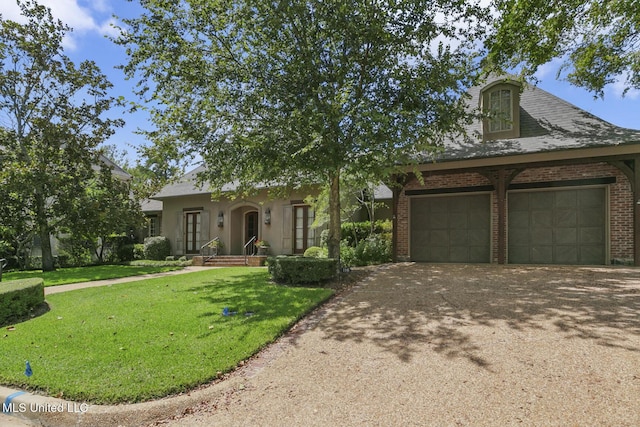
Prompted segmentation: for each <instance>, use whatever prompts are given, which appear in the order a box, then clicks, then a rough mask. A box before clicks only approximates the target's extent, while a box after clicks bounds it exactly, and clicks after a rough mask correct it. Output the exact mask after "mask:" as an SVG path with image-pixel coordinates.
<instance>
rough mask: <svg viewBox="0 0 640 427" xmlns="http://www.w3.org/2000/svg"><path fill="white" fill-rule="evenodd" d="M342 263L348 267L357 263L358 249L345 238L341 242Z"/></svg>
mask: <svg viewBox="0 0 640 427" xmlns="http://www.w3.org/2000/svg"><path fill="white" fill-rule="evenodd" d="M340 263H341V264H342V267H347V268H350V267H353V266H354V265H356V249H355V248H354V247H351V246H349V245H348V244H347V242H346V241H344V240H343V241H341V242H340Z"/></svg>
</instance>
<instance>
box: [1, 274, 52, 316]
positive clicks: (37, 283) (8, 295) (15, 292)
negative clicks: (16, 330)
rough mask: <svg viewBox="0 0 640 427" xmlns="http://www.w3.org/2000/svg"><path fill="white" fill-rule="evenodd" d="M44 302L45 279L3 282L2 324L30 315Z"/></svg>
mask: <svg viewBox="0 0 640 427" xmlns="http://www.w3.org/2000/svg"><path fill="white" fill-rule="evenodd" d="M42 303H44V281H43V280H42V279H39V278H34V279H21V280H11V281H8V282H2V286H0V326H5V325H8V324H10V323H11V322H14V321H17V320H20V319H22V318H24V317H26V316H28V315H29V314H30V313H31V312H32V310H33V309H35V308H36V307H37V306H38V305H40V304H42Z"/></svg>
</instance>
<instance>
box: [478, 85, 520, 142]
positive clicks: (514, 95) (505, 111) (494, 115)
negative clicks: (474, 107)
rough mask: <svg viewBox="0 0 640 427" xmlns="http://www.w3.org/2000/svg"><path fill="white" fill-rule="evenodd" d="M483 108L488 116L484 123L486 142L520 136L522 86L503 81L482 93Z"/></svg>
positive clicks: (483, 131) (483, 129) (489, 86)
mask: <svg viewBox="0 0 640 427" xmlns="http://www.w3.org/2000/svg"><path fill="white" fill-rule="evenodd" d="M480 102H481V108H482V110H483V112H484V113H485V114H486V118H485V119H484V120H483V123H482V134H483V138H484V139H485V140H493V139H507V138H518V137H519V136H520V85H519V84H518V83H517V82H511V81H509V80H504V81H503V80H501V81H498V82H494V83H492V84H490V85H488V86H487V87H485V88H484V89H483V91H482V96H481V97H480Z"/></svg>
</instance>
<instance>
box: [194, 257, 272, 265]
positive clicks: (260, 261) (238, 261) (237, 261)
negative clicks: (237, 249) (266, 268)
mask: <svg viewBox="0 0 640 427" xmlns="http://www.w3.org/2000/svg"><path fill="white" fill-rule="evenodd" d="M246 260H247V263H246V264H245V257H244V255H219V256H214V257H203V256H194V257H193V265H195V266H204V267H244V266H245V265H248V266H249V267H260V266H262V265H264V263H265V261H266V260H267V257H266V256H259V255H256V256H248V257H247V258H246Z"/></svg>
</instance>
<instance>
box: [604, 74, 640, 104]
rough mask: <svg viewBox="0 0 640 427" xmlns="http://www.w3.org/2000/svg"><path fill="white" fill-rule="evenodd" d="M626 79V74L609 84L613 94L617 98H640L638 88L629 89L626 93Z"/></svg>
mask: <svg viewBox="0 0 640 427" xmlns="http://www.w3.org/2000/svg"><path fill="white" fill-rule="evenodd" d="M625 80H626V76H621V77H620V78H619V79H618V80H616V82H615V83H612V84H611V85H609V87H608V88H609V91H610V92H611V94H612V95H613V96H615V97H616V98H628V99H634V100H635V99H640V90H638V89H629V90H628V91H627V92H626V93H625V88H626V87H627V86H626V83H625Z"/></svg>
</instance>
